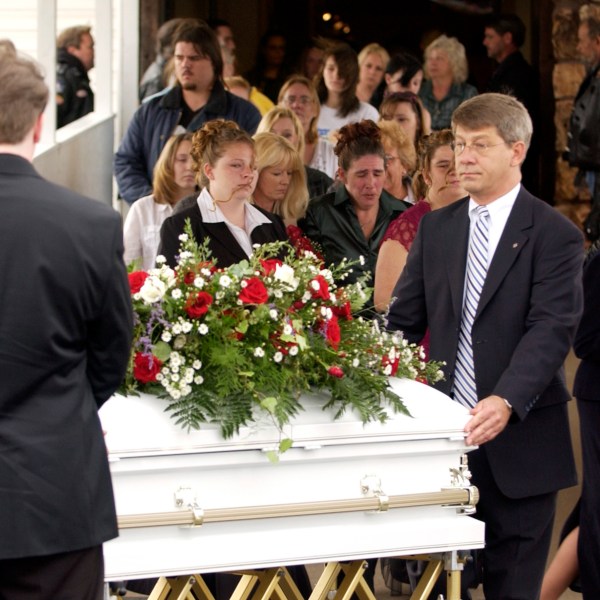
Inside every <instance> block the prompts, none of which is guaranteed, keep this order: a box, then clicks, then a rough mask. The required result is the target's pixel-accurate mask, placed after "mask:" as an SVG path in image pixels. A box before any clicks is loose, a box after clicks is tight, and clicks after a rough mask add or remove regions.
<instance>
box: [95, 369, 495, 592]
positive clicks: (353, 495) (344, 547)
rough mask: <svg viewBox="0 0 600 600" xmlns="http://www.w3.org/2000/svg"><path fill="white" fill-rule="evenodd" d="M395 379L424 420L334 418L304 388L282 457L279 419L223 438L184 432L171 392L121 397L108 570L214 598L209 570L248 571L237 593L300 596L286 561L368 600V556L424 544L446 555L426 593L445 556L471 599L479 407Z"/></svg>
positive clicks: (478, 539)
mask: <svg viewBox="0 0 600 600" xmlns="http://www.w3.org/2000/svg"><path fill="white" fill-rule="evenodd" d="M391 385H392V387H393V389H394V390H395V391H396V392H397V393H398V394H399V395H400V397H401V398H402V399H403V401H404V403H405V405H406V406H407V408H408V410H409V411H410V413H411V417H407V416H405V415H397V414H390V419H389V421H387V422H386V423H384V424H381V423H369V424H366V425H363V424H362V422H361V421H360V420H359V419H358V418H357V416H356V415H354V414H345V415H344V416H343V417H342V418H340V419H338V420H335V421H333V420H332V413H331V412H330V411H323V410H322V406H323V403H324V401H323V397H319V396H318V395H314V396H306V397H303V398H302V405H303V406H304V408H305V410H304V411H303V412H302V413H300V414H299V415H298V416H297V417H296V418H294V419H293V421H291V422H290V424H289V425H288V426H287V427H286V429H285V431H284V436H285V437H289V438H291V439H292V440H293V446H292V448H291V449H289V450H288V451H286V452H285V453H283V454H282V455H281V456H280V460H279V461H278V462H277V463H273V462H271V461H269V460H268V457H267V453H268V452H269V451H273V450H275V449H276V448H277V447H278V445H279V441H280V438H281V432H280V431H279V430H278V429H277V428H276V427H274V426H273V424H272V423H269V422H268V419H266V418H265V420H263V421H259V422H257V423H253V424H252V426H250V427H245V428H242V429H241V430H240V432H239V434H238V435H236V436H234V437H232V438H231V439H228V440H223V439H222V437H221V436H220V434H219V428H218V426H217V425H208V424H207V425H205V426H203V427H202V429H201V430H199V431H190V432H187V431H184V430H182V429H180V428H179V426H177V425H175V423H174V421H173V420H172V419H171V418H170V417H169V416H168V415H167V414H165V412H164V409H165V407H166V402H165V401H164V400H161V399H158V398H156V397H153V396H148V395H141V396H139V397H138V396H129V397H123V396H115V397H113V398H112V399H111V400H110V401H109V402H107V403H106V404H105V405H104V406H103V407H102V409H101V419H102V423H103V427H104V429H105V430H106V432H107V435H106V440H107V445H108V448H109V459H110V462H111V472H112V479H113V486H114V492H115V499H116V505H117V514H118V517H119V529H120V535H119V537H118V538H117V539H115V540H112V541H110V542H108V543H106V544H105V545H104V554H105V570H106V580H107V581H115V580H129V579H138V578H146V577H152V576H155V577H160V579H159V583H158V584H157V587H156V588H155V590H154V592H153V593H152V595H151V598H152V599H154V598H167V597H168V598H169V600H171V599H173V598H178V599H179V598H181V599H188V598H189V599H192V598H210V592H209V591H208V589H207V588H206V586H204V582H203V580H202V577H201V574H202V573H214V572H234V573H240V574H242V575H243V577H242V579H241V580H240V584H239V585H238V587H237V588H236V592H235V593H234V596H233V597H234V598H235V600H245V599H246V598H250V597H252V598H256V599H258V598H268V597H271V596H274V597H276V598H278V600H283V599H284V598H288V599H290V598H293V599H294V600H300V598H301V596H300V594H299V592H298V590H297V588H296V586H295V585H294V583H293V581H291V579H290V578H289V575H288V574H287V571H286V570H285V568H283V567H284V566H286V565H297V564H311V563H326V567H325V569H324V571H323V574H322V576H321V577H320V579H319V581H318V583H317V585H316V586H315V589H314V591H313V594H312V595H311V600H322V599H324V598H326V597H327V596H328V593H329V592H330V590H332V589H334V588H336V587H337V595H336V599H338V600H341V599H342V598H343V599H344V600H346V599H347V598H349V597H350V595H351V594H352V592H353V591H356V592H357V594H358V595H359V597H360V598H361V600H367V599H372V598H373V596H372V594H371V592H370V590H369V588H368V586H367V585H366V584H365V583H364V580H363V579H362V572H363V568H364V563H363V561H364V559H366V558H374V557H385V556H393V557H398V556H407V555H416V554H418V555H423V554H424V555H428V556H432V557H433V558H434V559H435V560H434V561H433V562H432V563H431V564H430V568H429V569H428V577H429V579H431V580H432V581H431V583H428V582H425V583H423V581H422V582H421V583H422V584H423V585H420V586H419V587H420V588H421V590H420V591H419V589H418V590H417V591H416V592H415V594H417V592H418V593H419V594H421V595H417V596H415V595H413V597H415V598H416V597H423V598H425V597H427V594H428V590H430V589H431V587H432V586H433V582H434V581H435V578H437V576H438V575H439V573H440V571H441V569H442V567H443V563H444V562H445V563H446V566H447V567H448V566H449V568H450V570H451V577H449V581H450V584H449V592H448V598H454V599H458V598H459V593H460V592H459V591H457V590H459V589H460V588H459V587H457V585H458V583H457V579H458V580H459V573H460V568H461V565H460V564H459V562H458V552H459V551H460V550H469V549H476V548H482V547H483V544H484V526H483V523H482V522H480V521H477V520H476V519H473V518H471V517H469V516H468V515H469V514H471V513H472V512H474V507H475V504H476V502H477V490H476V488H474V487H473V486H471V485H470V483H469V480H468V473H467V468H466V461H465V458H466V457H465V453H466V452H468V451H469V450H471V449H472V448H469V447H467V446H466V443H465V435H464V433H463V427H464V425H465V423H466V421H467V420H468V418H469V417H468V413H467V411H466V409H464V408H463V407H462V406H460V405H459V404H457V403H456V402H453V401H452V400H451V399H450V398H448V397H447V396H445V395H444V394H441V393H440V392H438V391H436V390H434V389H433V388H430V387H428V386H426V385H423V384H421V383H418V382H414V381H409V380H400V379H392V380H391ZM432 565H433V567H431V566H432ZM340 570H341V571H343V572H344V573H345V578H344V580H343V582H342V584H341V585H339V586H336V585H335V583H336V575H337V573H338V572H339V571H340ZM457 575H458V577H457ZM457 594H458V595H457ZM331 595H332V594H330V593H329V596H330V597H331Z"/></svg>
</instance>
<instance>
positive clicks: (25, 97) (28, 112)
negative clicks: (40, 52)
mask: <svg viewBox="0 0 600 600" xmlns="http://www.w3.org/2000/svg"><path fill="white" fill-rule="evenodd" d="M47 102H48V87H47V86H46V84H45V83H44V75H43V74H42V71H41V69H40V67H39V65H38V64H37V63H36V62H34V61H33V60H31V59H28V58H22V57H17V56H11V55H7V54H5V55H4V56H2V57H1V58H0V144H18V143H20V142H22V141H23V140H24V139H25V136H26V135H27V134H28V133H29V131H30V130H31V128H32V127H33V126H34V125H35V120H36V119H37V118H38V116H39V115H40V114H41V113H42V112H43V111H44V108H45V107H46V103H47Z"/></svg>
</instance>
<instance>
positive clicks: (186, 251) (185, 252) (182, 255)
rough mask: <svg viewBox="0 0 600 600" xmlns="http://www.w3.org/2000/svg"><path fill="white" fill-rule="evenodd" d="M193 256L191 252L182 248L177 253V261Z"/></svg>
mask: <svg viewBox="0 0 600 600" xmlns="http://www.w3.org/2000/svg"><path fill="white" fill-rule="evenodd" d="M192 257H193V254H192V253H191V252H190V251H189V250H184V251H183V252H181V253H180V254H179V262H180V263H181V262H184V261H186V260H188V259H190V258H192Z"/></svg>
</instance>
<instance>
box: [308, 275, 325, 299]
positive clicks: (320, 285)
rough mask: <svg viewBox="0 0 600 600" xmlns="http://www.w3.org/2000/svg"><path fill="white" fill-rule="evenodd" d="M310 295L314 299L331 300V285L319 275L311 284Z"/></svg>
mask: <svg viewBox="0 0 600 600" xmlns="http://www.w3.org/2000/svg"><path fill="white" fill-rule="evenodd" d="M309 286H310V293H311V295H312V297H313V298H322V299H323V300H329V284H328V283H327V280H326V279H325V277H323V275H317V276H316V277H315V278H314V279H312V280H311V282H310V283H309Z"/></svg>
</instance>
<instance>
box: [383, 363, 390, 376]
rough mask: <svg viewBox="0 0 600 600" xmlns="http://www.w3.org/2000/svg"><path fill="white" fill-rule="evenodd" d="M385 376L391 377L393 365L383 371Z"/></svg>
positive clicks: (387, 366) (386, 366)
mask: <svg viewBox="0 0 600 600" xmlns="http://www.w3.org/2000/svg"><path fill="white" fill-rule="evenodd" d="M383 374H384V375H391V374H392V365H385V368H384V369H383Z"/></svg>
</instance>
